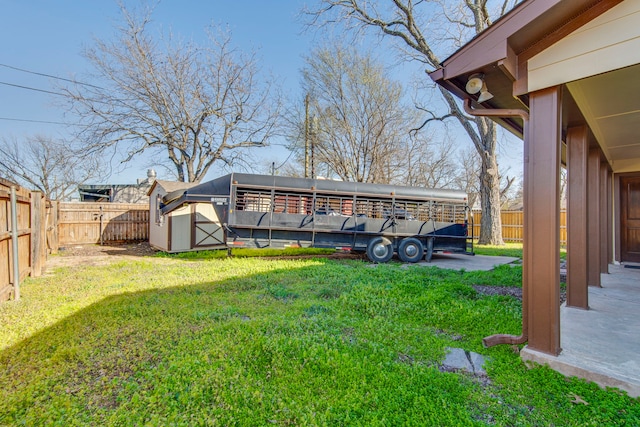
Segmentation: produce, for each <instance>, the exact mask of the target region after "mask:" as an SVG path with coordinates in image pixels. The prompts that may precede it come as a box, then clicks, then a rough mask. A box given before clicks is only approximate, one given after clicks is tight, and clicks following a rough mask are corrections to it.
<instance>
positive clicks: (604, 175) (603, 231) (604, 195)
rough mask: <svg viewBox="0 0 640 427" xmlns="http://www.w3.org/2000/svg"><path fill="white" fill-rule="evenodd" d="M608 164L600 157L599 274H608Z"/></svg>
mask: <svg viewBox="0 0 640 427" xmlns="http://www.w3.org/2000/svg"><path fill="white" fill-rule="evenodd" d="M608 186H609V164H608V163H607V160H606V158H604V156H602V158H601V161H600V245H601V249H600V273H607V274H608V273H609V241H608V240H607V238H608V237H609V232H608V230H609V223H608V222H607V220H608V219H609V217H608V215H607V208H608V206H609V200H608V195H609V188H608Z"/></svg>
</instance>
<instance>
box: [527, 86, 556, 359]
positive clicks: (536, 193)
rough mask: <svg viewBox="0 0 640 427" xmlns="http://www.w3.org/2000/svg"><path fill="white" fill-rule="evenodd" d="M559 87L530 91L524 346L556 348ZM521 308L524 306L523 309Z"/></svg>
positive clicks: (552, 351) (550, 351)
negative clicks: (525, 336)
mask: <svg viewBox="0 0 640 427" xmlns="http://www.w3.org/2000/svg"><path fill="white" fill-rule="evenodd" d="M561 104H562V88H561V87H559V86H556V87H553V88H549V89H544V90H540V91H538V92H534V93H531V97H530V104H529V108H530V120H531V121H530V126H529V132H528V144H525V153H524V157H525V165H524V170H525V172H524V187H525V195H524V203H525V204H524V214H525V221H524V226H525V234H524V236H525V241H524V247H523V249H524V256H523V258H524V260H523V261H524V266H525V268H524V272H523V281H526V283H523V288H524V289H526V290H527V294H528V295H527V298H526V301H527V306H528V307H527V309H526V312H527V317H528V327H529V343H528V347H529V348H531V349H532V350H536V351H540V352H543V353H548V354H551V355H557V354H559V353H560V350H561V349H560V145H561V144H560V142H561V138H560V134H561V124H562V117H561ZM523 309H524V308H523Z"/></svg>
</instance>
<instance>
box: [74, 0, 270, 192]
mask: <svg viewBox="0 0 640 427" xmlns="http://www.w3.org/2000/svg"><path fill="white" fill-rule="evenodd" d="M122 14H123V18H124V26H123V27H122V28H119V29H118V37H117V39H115V40H112V41H108V40H96V42H95V46H94V47H92V48H89V49H87V50H86V51H85V52H84V55H85V56H86V58H87V59H88V60H89V61H90V62H91V64H92V65H93V66H94V68H95V74H94V75H93V76H91V77H90V80H91V81H92V82H95V85H87V84H76V85H74V86H69V87H66V88H64V90H65V91H66V94H67V95H68V96H69V99H70V104H71V109H72V111H74V112H75V113H77V114H78V116H79V117H80V118H81V119H82V121H83V124H84V127H83V128H82V131H81V132H80V138H82V139H83V140H85V141H88V142H89V143H90V148H92V149H101V148H104V147H108V146H112V145H114V144H117V145H118V147H122V146H123V145H125V146H126V149H127V154H126V156H125V160H124V161H127V160H130V159H132V158H133V157H135V156H136V155H138V154H140V153H142V152H148V151H149V150H151V151H152V152H155V153H164V154H162V156H163V157H165V160H164V161H165V162H167V163H168V164H170V165H172V168H173V170H174V171H175V173H176V176H177V178H178V179H179V180H180V181H189V182H199V181H200V180H201V179H202V178H203V177H204V176H205V174H206V173H207V172H208V171H209V169H210V168H211V167H212V166H213V165H214V164H217V163H219V164H222V165H223V167H224V166H231V165H234V164H235V163H237V162H242V160H243V159H244V156H245V155H246V150H247V149H249V148H252V147H261V146H265V145H267V144H268V141H269V139H270V137H271V136H272V135H273V134H274V131H275V125H276V118H277V116H278V114H279V108H280V102H279V100H278V98H277V97H276V93H275V91H274V88H273V85H272V84H271V83H270V82H269V81H267V80H265V81H261V80H260V78H259V72H258V71H259V67H258V64H257V60H256V57H255V56H254V55H247V54H243V53H241V52H239V51H237V50H235V49H234V48H233V47H232V45H231V39H230V36H229V35H228V34H226V33H221V32H220V31H212V32H211V33H210V34H209V41H210V45H208V46H204V47H201V46H197V45H195V44H194V43H183V42H179V41H175V40H174V38H173V37H171V36H166V37H165V36H162V35H161V36H159V38H158V39H155V38H154V37H152V36H151V35H150V29H149V27H150V15H151V12H150V11H147V12H146V14H144V15H141V16H140V17H138V16H134V15H133V14H131V13H129V12H128V11H127V10H126V9H125V8H124V7H122Z"/></svg>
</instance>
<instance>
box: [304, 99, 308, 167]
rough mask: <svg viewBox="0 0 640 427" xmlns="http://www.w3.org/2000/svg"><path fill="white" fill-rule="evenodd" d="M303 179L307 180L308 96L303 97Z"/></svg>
mask: <svg viewBox="0 0 640 427" xmlns="http://www.w3.org/2000/svg"><path fill="white" fill-rule="evenodd" d="M304 177H305V178H309V94H308V93H307V96H305V97H304Z"/></svg>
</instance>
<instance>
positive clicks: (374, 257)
mask: <svg viewBox="0 0 640 427" xmlns="http://www.w3.org/2000/svg"><path fill="white" fill-rule="evenodd" d="M392 256H393V245H392V244H391V241H390V240H389V239H387V238H386V237H374V238H373V239H371V240H369V244H368V245H367V257H368V258H369V259H370V260H371V261H372V262H378V263H383V262H387V261H389V260H390V259H391V257H392Z"/></svg>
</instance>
